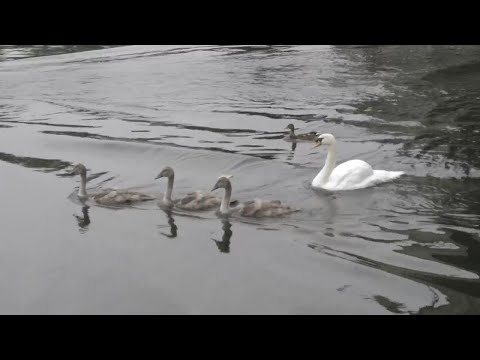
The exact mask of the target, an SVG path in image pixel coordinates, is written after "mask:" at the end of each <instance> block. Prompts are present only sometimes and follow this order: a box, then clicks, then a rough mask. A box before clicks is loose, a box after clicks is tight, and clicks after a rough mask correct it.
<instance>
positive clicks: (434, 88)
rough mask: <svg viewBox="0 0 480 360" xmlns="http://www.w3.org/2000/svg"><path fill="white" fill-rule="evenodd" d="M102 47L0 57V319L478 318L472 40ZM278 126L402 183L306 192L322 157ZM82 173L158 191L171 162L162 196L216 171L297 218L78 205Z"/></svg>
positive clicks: (479, 80) (198, 183)
mask: <svg viewBox="0 0 480 360" xmlns="http://www.w3.org/2000/svg"><path fill="white" fill-rule="evenodd" d="M99 48H101V49H100V50H92V49H91V48H89V47H82V46H78V47H76V48H72V47H71V46H58V47H49V46H44V47H42V48H41V51H38V48H37V49H36V50H35V48H33V47H32V48H29V47H28V46H27V47H21V48H20V47H16V46H3V47H0V54H2V55H1V57H0V59H2V60H5V61H3V62H1V63H0V94H1V95H0V182H1V184H2V206H1V207H0V219H1V220H0V228H1V234H2V238H1V239H2V240H1V241H0V288H1V289H2V296H0V312H1V313H26V314H32V313H48V314H50V313H55V314H57V313H79V314H97V313H101V314H113V313H115V314H124V313H135V314H137V313H147V314H225V313H233V314H265V313H267V314H270V313H272V314H424V313H427V314H432V313H433V314H434V313H442V314H445V313H448V314H449V313H479V312H480V302H479V297H480V282H479V274H480V265H479V264H480V242H479V240H480V239H479V233H480V228H479V221H478V220H479V217H480V180H479V176H480V172H479V168H480V160H479V159H480V157H479V155H480V142H479V140H480V128H479V127H478V125H477V121H478V116H479V115H480V106H479V105H478V104H479V100H480V61H479V59H480V57H479V56H480V47H479V46H124V47H108V46H100V47H99ZM97 49H98V48H97ZM80 50H89V51H82V52H77V51H80ZM62 53H65V54H62ZM43 55H49V56H43ZM28 56H34V57H33V58H25V57H28ZM22 57H23V59H19V58H22ZM289 123H293V124H294V125H295V126H296V127H298V128H299V129H300V131H301V132H309V131H320V132H328V133H332V134H334V135H335V136H336V137H337V139H338V142H339V159H338V160H339V161H340V162H342V161H346V160H349V159H353V158H360V159H363V160H365V161H367V162H368V163H370V164H371V165H372V166H373V167H374V168H376V169H385V170H395V171H398V170H401V171H405V172H406V174H407V175H406V176H404V177H402V178H400V179H398V180H396V181H394V182H391V183H387V184H382V185H379V186H376V187H373V188H368V189H363V190H356V191H349V192H338V193H329V192H322V191H314V190H312V189H311V188H310V182H311V180H312V179H313V177H314V176H315V175H316V174H317V173H318V171H319V170H320V168H321V167H322V166H323V162H324V160H325V155H326V153H325V150H321V149H312V146H311V144H303V143H299V144H297V146H296V147H293V148H292V144H291V143H288V142H286V141H284V140H283V135H284V133H285V132H284V128H285V127H286V125H288V124H289ZM78 162H82V163H84V164H86V166H87V167H88V168H89V176H90V181H89V183H88V187H89V188H91V189H101V188H112V187H118V188H130V187H134V188H137V189H142V190H143V191H146V192H150V193H155V194H158V193H161V192H163V191H164V189H165V187H166V182H165V181H162V180H157V181H155V180H153V179H154V177H155V176H156V175H157V174H158V173H159V172H160V170H161V169H162V168H163V167H164V166H166V165H170V166H172V167H174V169H175V171H176V179H175V189H174V195H175V194H178V195H181V194H184V193H186V192H189V191H191V190H196V189H205V190H208V189H210V188H211V187H212V186H213V184H214V183H215V181H216V178H217V177H218V176H219V175H221V174H232V175H234V178H233V188H234V196H235V197H236V198H238V199H240V200H250V199H252V198H254V197H260V198H265V199H279V200H282V201H285V202H286V203H289V204H291V205H294V206H297V207H301V208H302V211H301V212H299V213H295V214H292V215H291V216H288V217H284V218H280V219H262V220H259V219H250V220H248V219H244V220H239V219H232V220H231V221H230V222H225V221H223V222H222V221H221V220H220V219H218V218H217V217H216V216H215V215H214V214H213V213H212V212H203V213H196V214H193V216H192V215H189V214H185V213H174V214H166V213H165V212H163V211H161V210H160V209H158V208H157V207H156V205H155V203H150V204H148V203H145V204H142V205H141V206H137V207H134V208H129V209H122V210H112V209H108V208H104V207H101V206H95V205H93V204H92V205H91V206H90V207H88V208H87V207H84V206H82V204H81V203H79V202H78V201H77V200H76V199H75V196H74V193H75V190H76V188H77V187H78V181H79V179H78V178H72V177H68V176H65V173H66V172H67V171H68V169H69V168H70V167H71V165H73V164H75V163H78Z"/></svg>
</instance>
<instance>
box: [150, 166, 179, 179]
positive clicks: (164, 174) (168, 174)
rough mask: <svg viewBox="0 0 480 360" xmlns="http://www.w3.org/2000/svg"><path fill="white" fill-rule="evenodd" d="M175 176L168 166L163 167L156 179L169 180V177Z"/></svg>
mask: <svg viewBox="0 0 480 360" xmlns="http://www.w3.org/2000/svg"><path fill="white" fill-rule="evenodd" d="M173 175H175V173H174V172H173V169H172V168H171V167H170V166H167V167H164V168H163V170H162V171H160V174H158V175H157V177H156V178H155V180H156V179H160V178H162V177H166V178H169V177H171V176H173Z"/></svg>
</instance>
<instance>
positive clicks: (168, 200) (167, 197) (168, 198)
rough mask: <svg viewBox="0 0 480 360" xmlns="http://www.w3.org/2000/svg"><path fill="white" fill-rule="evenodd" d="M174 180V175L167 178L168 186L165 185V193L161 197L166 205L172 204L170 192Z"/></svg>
mask: <svg viewBox="0 0 480 360" xmlns="http://www.w3.org/2000/svg"><path fill="white" fill-rule="evenodd" d="M174 178H175V175H174V174H172V175H170V176H169V177H168V184H167V191H166V192H165V194H164V195H163V201H164V202H166V203H171V202H172V191H173V180H174Z"/></svg>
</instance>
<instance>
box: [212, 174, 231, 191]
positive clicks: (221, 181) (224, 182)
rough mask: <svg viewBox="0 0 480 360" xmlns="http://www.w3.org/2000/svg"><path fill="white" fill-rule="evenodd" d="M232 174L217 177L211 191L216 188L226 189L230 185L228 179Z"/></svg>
mask: <svg viewBox="0 0 480 360" xmlns="http://www.w3.org/2000/svg"><path fill="white" fill-rule="evenodd" d="M232 177H233V176H232V175H222V176H220V177H219V178H218V180H217V182H216V184H215V186H214V187H213V189H212V190H211V191H214V190H217V189H226V188H227V187H228V186H232V185H231V184H230V179H231V178H232Z"/></svg>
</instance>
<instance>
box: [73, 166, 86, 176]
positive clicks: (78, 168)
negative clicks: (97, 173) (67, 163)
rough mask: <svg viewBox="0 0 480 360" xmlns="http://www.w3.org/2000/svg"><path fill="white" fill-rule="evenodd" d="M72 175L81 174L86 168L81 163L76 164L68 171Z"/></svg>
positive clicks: (84, 172)
mask: <svg viewBox="0 0 480 360" xmlns="http://www.w3.org/2000/svg"><path fill="white" fill-rule="evenodd" d="M70 174H72V175H82V174H84V175H85V174H87V168H86V167H85V165H83V164H77V165H75V166H74V167H73V169H72V171H70Z"/></svg>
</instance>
